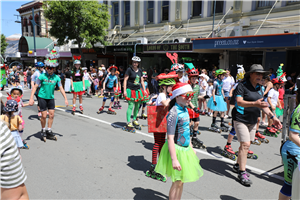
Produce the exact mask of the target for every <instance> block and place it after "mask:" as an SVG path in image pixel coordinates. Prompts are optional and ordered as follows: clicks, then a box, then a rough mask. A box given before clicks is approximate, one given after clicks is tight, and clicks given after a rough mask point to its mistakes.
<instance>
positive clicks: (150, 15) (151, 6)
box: [147, 1, 154, 23]
mask: <svg viewBox="0 0 300 200" xmlns="http://www.w3.org/2000/svg"><path fill="white" fill-rule="evenodd" d="M147 4H148V7H147V17H148V20H147V21H148V23H153V21H154V15H153V14H154V1H148V2H147Z"/></svg>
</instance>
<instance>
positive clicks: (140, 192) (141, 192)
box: [132, 187, 168, 199]
mask: <svg viewBox="0 0 300 200" xmlns="http://www.w3.org/2000/svg"><path fill="white" fill-rule="evenodd" d="M132 191H133V192H134V193H135V196H134V197H133V199H168V196H166V195H164V194H163V193H161V192H157V191H154V190H150V189H144V188H141V187H136V188H133V189H132Z"/></svg>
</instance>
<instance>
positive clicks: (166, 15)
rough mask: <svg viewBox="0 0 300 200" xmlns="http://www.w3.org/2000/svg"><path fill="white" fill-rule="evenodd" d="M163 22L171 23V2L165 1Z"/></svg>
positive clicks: (162, 7) (162, 8) (163, 4)
mask: <svg viewBox="0 0 300 200" xmlns="http://www.w3.org/2000/svg"><path fill="white" fill-rule="evenodd" d="M161 10H162V21H169V1H163V2H162V6H161Z"/></svg>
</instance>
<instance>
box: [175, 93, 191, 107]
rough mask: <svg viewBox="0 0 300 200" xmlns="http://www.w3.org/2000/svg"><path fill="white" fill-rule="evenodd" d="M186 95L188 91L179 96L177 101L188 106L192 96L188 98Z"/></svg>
mask: <svg viewBox="0 0 300 200" xmlns="http://www.w3.org/2000/svg"><path fill="white" fill-rule="evenodd" d="M186 95H187V93H185V94H182V95H179V96H177V97H176V102H177V103H178V104H179V105H181V106H188V105H189V103H190V102H191V99H192V98H189V99H186V97H185V96H186Z"/></svg>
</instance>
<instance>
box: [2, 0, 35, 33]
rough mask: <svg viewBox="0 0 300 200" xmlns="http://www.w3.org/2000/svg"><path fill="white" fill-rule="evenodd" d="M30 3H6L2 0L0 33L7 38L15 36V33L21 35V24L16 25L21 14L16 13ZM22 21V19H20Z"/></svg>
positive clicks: (12, 1)
mask: <svg viewBox="0 0 300 200" xmlns="http://www.w3.org/2000/svg"><path fill="white" fill-rule="evenodd" d="M27 2H30V0H29V1H14V0H10V1H5V0H0V4H1V30H0V32H1V33H3V34H4V35H5V36H6V37H7V36H10V35H13V34H15V33H19V34H21V24H19V23H15V21H16V20H17V16H14V15H19V12H18V11H16V10H17V9H18V8H20V7H21V5H23V4H25V3H27ZM19 20H20V17H19Z"/></svg>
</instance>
